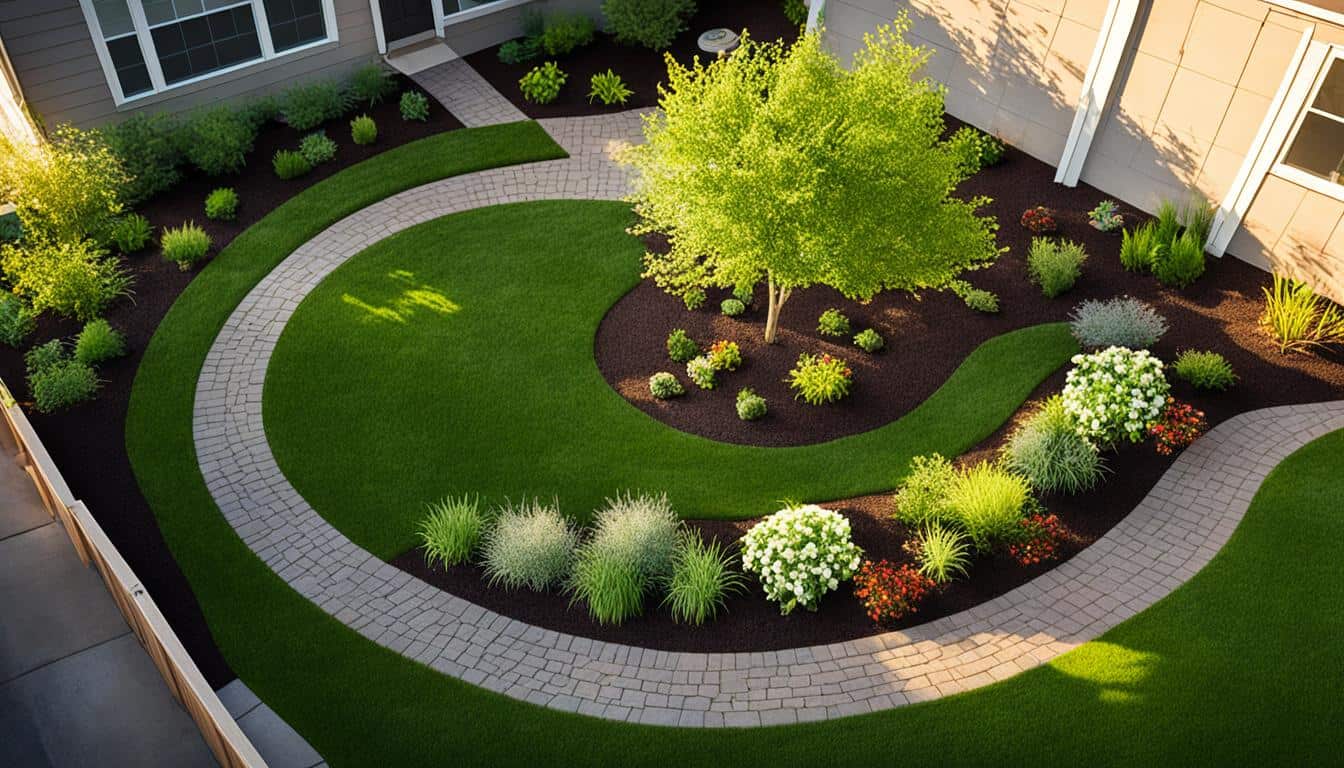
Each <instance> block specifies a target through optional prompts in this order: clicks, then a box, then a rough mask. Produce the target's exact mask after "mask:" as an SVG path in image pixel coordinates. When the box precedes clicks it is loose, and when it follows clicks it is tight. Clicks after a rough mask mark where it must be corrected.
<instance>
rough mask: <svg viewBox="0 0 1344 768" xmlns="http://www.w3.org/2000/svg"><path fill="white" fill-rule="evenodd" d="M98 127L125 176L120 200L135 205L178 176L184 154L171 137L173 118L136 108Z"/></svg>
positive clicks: (172, 183)
mask: <svg viewBox="0 0 1344 768" xmlns="http://www.w3.org/2000/svg"><path fill="white" fill-rule="evenodd" d="M100 130H101V131H102V134H103V137H104V138H105V139H106V141H107V145H108V147H109V148H111V150H112V154H114V155H116V156H117V159H118V160H120V161H121V167H122V168H123V169H125V171H126V174H127V176H128V177H129V178H128V179H127V180H126V183H125V184H123V185H122V187H121V199H122V202H124V203H126V204H127V205H138V204H140V203H143V202H144V201H146V200H148V199H150V198H151V197H153V196H155V195H157V194H159V193H160V192H165V191H167V190H169V189H172V188H173V187H174V186H176V185H177V182H178V181H179V180H181V178H182V174H181V172H180V171H178V167H179V166H180V165H182V163H183V162H184V159H185V158H184V157H183V153H182V148H181V147H180V146H178V143H177V141H176V138H175V137H176V133H177V130H178V124H177V120H176V119H175V118H173V117H171V116H169V115H165V114H157V115H148V114H145V113H143V112H140V113H136V114H134V115H132V116H131V117H129V118H127V119H126V120H124V121H122V122H121V123H118V124H116V125H111V126H107V127H105V128H102V129H100Z"/></svg>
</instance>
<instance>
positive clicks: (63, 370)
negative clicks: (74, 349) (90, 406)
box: [28, 358, 99, 413]
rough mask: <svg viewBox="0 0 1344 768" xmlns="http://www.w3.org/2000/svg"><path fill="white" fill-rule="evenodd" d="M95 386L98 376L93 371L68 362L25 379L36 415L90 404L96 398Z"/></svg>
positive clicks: (64, 361)
mask: <svg viewBox="0 0 1344 768" xmlns="http://www.w3.org/2000/svg"><path fill="white" fill-rule="evenodd" d="M98 384H99V382H98V374H97V373H95V372H94V370H93V368H91V367H90V366H88V365H87V364H85V363H82V362H80V361H78V360H75V359H72V358H66V359H63V360H61V361H59V362H57V363H54V364H52V365H49V366H47V367H46V368H43V369H42V370H40V371H37V372H36V373H33V374H32V375H30V376H29V378H28V390H29V392H31V393H32V395H33V407H34V408H35V409H37V411H38V412H39V413H51V412H53V411H59V410H61V409H63V408H69V407H70V406H72V405H76V404H78V403H82V402H85V401H88V400H92V399H93V398H94V396H95V395H97V394H98Z"/></svg>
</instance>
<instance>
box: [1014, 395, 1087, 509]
mask: <svg viewBox="0 0 1344 768" xmlns="http://www.w3.org/2000/svg"><path fill="white" fill-rule="evenodd" d="M1003 464H1004V466H1005V467H1007V468H1008V469H1009V470H1011V471H1013V472H1016V473H1017V474H1019V475H1022V476H1023V477H1025V478H1027V481H1028V482H1030V483H1031V487H1032V488H1035V489H1036V490H1038V491H1043V492H1046V493H1054V492H1060V493H1070V494H1072V493H1078V492H1079V491H1086V490H1090V489H1091V488H1093V487H1095V486H1096V484H1097V482H1098V481H1100V480H1101V477H1102V475H1103V474H1105V471H1106V467H1105V464H1104V463H1103V462H1102V459H1101V452H1100V451H1098V450H1097V447H1096V446H1094V445H1093V444H1092V443H1090V442H1088V441H1087V438H1085V437H1083V436H1082V435H1081V434H1079V430H1078V424H1077V422H1076V421H1074V418H1073V416H1072V415H1070V414H1069V412H1068V410H1067V409H1066V408H1065V407H1064V400H1063V398H1061V397H1060V396H1059V395H1055V396H1053V397H1051V398H1050V399H1048V400H1046V401H1045V402H1044V403H1043V404H1042V405H1041V407H1040V408H1039V409H1037V410H1036V411H1035V412H1034V413H1032V414H1031V415H1030V416H1029V417H1027V419H1026V421H1024V422H1023V423H1022V425H1021V426H1020V427H1018V428H1017V429H1016V430H1015V431H1014V432H1013V433H1012V435H1011V436H1010V437H1009V438H1008V442H1007V444H1006V445H1004V448H1003Z"/></svg>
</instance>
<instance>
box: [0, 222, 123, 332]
mask: <svg viewBox="0 0 1344 768" xmlns="http://www.w3.org/2000/svg"><path fill="white" fill-rule="evenodd" d="M0 268H2V269H3V270H4V273H5V276H6V277H7V278H8V279H9V281H10V283H11V284H12V285H13V287H14V293H16V294H18V295H19V296H22V297H23V298H25V299H27V301H28V303H29V306H31V307H32V308H33V311H34V312H37V313H42V312H46V311H48V310H50V311H52V312H55V313H57V314H59V315H65V316H67V317H73V318H75V319H76V320H92V319H93V318H95V317H98V316H99V315H101V314H102V313H103V310H104V309H106V308H107V306H108V305H109V304H111V303H112V302H113V301H115V300H116V299H118V298H121V297H122V296H127V295H129V294H130V288H131V278H130V275H128V274H127V273H126V272H125V271H124V270H123V269H122V268H121V263H120V262H119V261H117V260H116V259H114V258H111V257H109V256H108V255H107V252H106V251H104V250H103V249H101V248H99V247H98V246H96V245H94V244H93V242H92V241H89V240H75V241H68V242H60V243H53V242H50V241H48V240H44V239H33V238H26V239H25V240H24V241H23V243H22V244H21V245H14V244H10V245H5V246H3V248H0Z"/></svg>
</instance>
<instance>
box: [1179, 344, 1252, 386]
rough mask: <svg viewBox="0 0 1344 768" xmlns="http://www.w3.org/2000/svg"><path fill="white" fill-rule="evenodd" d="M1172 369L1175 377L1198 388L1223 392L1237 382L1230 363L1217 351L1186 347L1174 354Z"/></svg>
mask: <svg viewBox="0 0 1344 768" xmlns="http://www.w3.org/2000/svg"><path fill="white" fill-rule="evenodd" d="M1172 370H1173V372H1174V373H1175V374H1176V378H1178V379H1181V380H1183V381H1188V382H1190V383H1191V384H1192V385H1194V386H1195V387H1197V388H1199V389H1210V390H1214V391H1216V392H1223V391H1225V390H1227V389H1230V388H1231V387H1232V385H1233V384H1236V383H1237V374H1236V372H1235V371H1233V370H1232V364H1231V363H1229V362H1227V358H1225V357H1223V356H1222V355H1220V354H1218V353H1217V352H1200V351H1196V350H1193V349H1187V350H1185V351H1184V352H1182V353H1180V354H1179V355H1177V356H1176V362H1175V363H1174V364H1173V366H1172Z"/></svg>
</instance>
